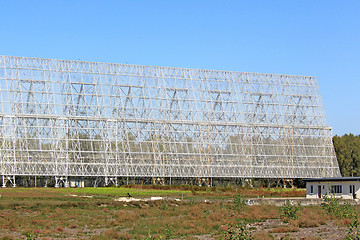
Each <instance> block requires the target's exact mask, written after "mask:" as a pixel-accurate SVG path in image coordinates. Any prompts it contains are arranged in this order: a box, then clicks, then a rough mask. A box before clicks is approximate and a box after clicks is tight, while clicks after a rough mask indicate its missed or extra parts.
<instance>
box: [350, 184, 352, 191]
mask: <svg viewBox="0 0 360 240" xmlns="http://www.w3.org/2000/svg"><path fill="white" fill-rule="evenodd" d="M350 193H352V186H351V185H350Z"/></svg>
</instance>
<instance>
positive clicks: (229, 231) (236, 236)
mask: <svg viewBox="0 0 360 240" xmlns="http://www.w3.org/2000/svg"><path fill="white" fill-rule="evenodd" d="M250 239H253V238H252V237H251V236H250V234H249V231H248V229H247V228H246V225H245V224H241V225H236V226H235V227H233V226H232V225H231V224H230V223H229V224H228V225H227V228H226V230H224V240H250Z"/></svg>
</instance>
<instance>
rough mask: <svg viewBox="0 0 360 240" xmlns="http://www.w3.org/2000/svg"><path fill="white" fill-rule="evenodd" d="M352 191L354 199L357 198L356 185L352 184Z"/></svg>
mask: <svg viewBox="0 0 360 240" xmlns="http://www.w3.org/2000/svg"><path fill="white" fill-rule="evenodd" d="M350 193H352V197H353V199H356V193H355V185H350Z"/></svg>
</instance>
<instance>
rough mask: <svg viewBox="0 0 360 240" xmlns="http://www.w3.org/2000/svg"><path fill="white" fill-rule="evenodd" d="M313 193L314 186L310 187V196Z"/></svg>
mask: <svg viewBox="0 0 360 240" xmlns="http://www.w3.org/2000/svg"><path fill="white" fill-rule="evenodd" d="M313 193H314V186H310V194H313Z"/></svg>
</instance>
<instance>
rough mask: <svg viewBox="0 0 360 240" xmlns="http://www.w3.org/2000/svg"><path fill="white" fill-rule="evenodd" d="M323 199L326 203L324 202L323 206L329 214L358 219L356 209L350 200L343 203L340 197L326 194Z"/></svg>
mask: <svg viewBox="0 0 360 240" xmlns="http://www.w3.org/2000/svg"><path fill="white" fill-rule="evenodd" d="M323 199H324V203H323V204H322V207H323V209H325V210H326V211H327V213H328V214H330V215H333V216H335V217H337V218H349V219H357V217H358V216H357V213H356V210H355V209H354V207H353V206H351V205H350V204H349V203H348V202H346V203H344V204H342V205H341V204H340V199H339V198H335V197H334V196H327V195H324V196H323Z"/></svg>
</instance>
